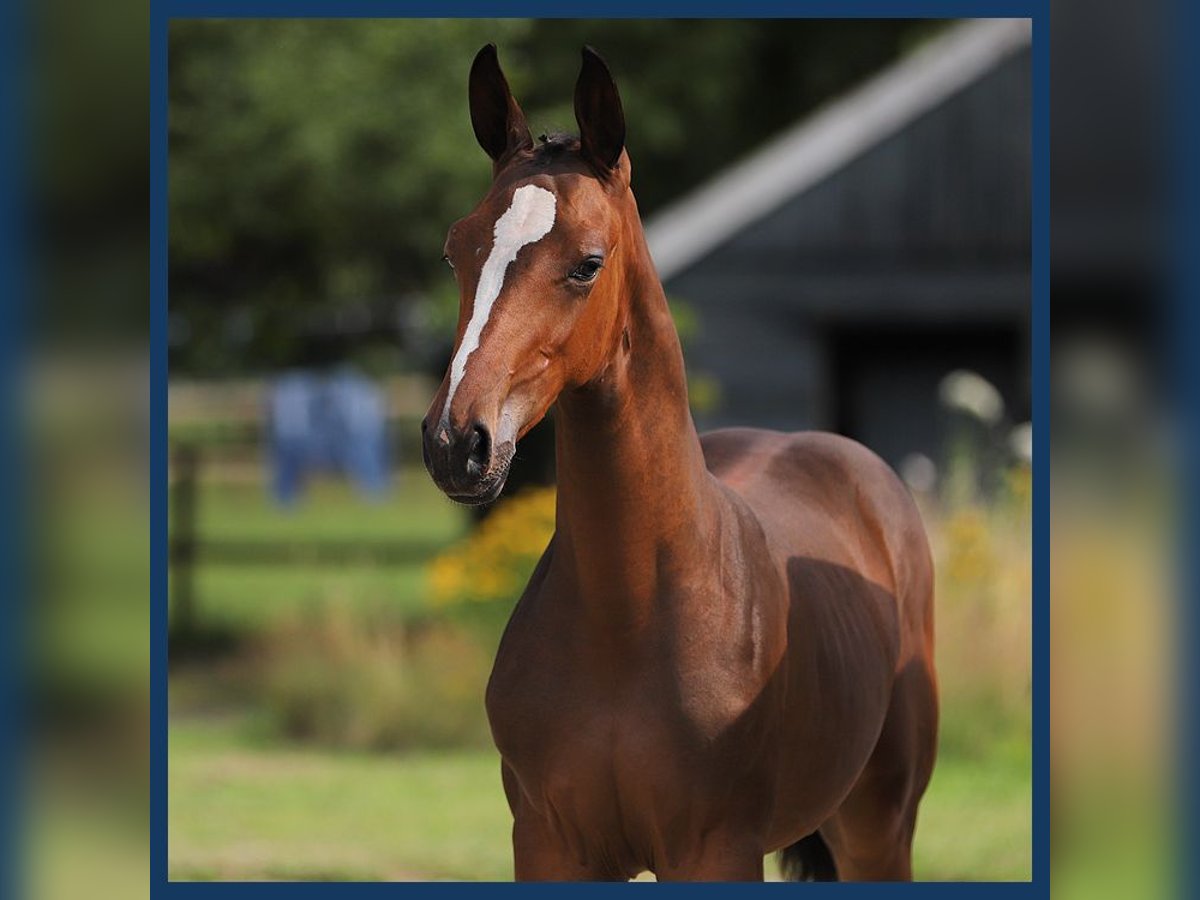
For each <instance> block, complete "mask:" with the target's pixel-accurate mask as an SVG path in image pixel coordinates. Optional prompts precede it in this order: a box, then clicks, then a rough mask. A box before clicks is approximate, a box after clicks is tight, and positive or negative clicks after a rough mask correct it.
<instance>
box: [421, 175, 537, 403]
mask: <svg viewBox="0 0 1200 900" xmlns="http://www.w3.org/2000/svg"><path fill="white" fill-rule="evenodd" d="M554 210H555V200H554V194H553V193H552V192H550V191H548V190H546V189H545V188H540V187H537V186H536V185H532V184H526V185H522V186H521V187H519V188H517V189H516V190H515V191H513V196H512V203H511V204H510V205H509V207H508V209H506V210H505V211H504V215H502V216H501V217H500V218H499V219H497V220H496V225H495V227H494V228H493V229H492V236H493V240H492V252H491V253H489V254H488V258H487V261H486V262H484V264H483V269H482V270H481V271H480V273H479V284H478V285H477V286H476V288H475V304H474V306H473V307H472V309H471V321H469V322H468V323H467V329H466V331H464V332H463V337H462V343H461V344H459V345H458V352H457V353H455V354H454V360H453V361H452V362H451V363H450V389H449V390H448V391H447V392H446V406H445V407H444V408H443V410H442V421H443V422H445V421H447V420H448V419H449V417H450V404H451V402H452V401H453V400H454V392H455V391H456V390H458V385H459V382H461V381H462V378H463V375H464V374H465V373H466V371H467V359H468V358H469V357H470V355H471V354H472V353H474V352H475V351H476V350H477V349H479V338H480V336H481V335H482V334H483V328H484V326H485V325H487V321H488V317H489V316H490V315H491V314H492V306H493V305H494V304H495V302H496V298H497V297H499V296H500V291H501V289H502V288H503V287H504V274H505V272H507V271H508V264H509V263H511V262H512V261H513V260H515V259H516V258H517V254H518V253H519V252H520V250H521V248H522V247H524V246H526V245H527V244H532V243H534V242H535V241H540V240H541V239H542V238H544V237H545V236H546V235H548V234H549V233H550V229H551V228H553V227H554Z"/></svg>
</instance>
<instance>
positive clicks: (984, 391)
mask: <svg viewBox="0 0 1200 900" xmlns="http://www.w3.org/2000/svg"><path fill="white" fill-rule="evenodd" d="M938 399H939V400H941V402H942V405H943V406H945V407H946V408H948V409H954V410H958V411H959V412H964V413H967V414H968V415H971V416H974V417H975V418H976V419H978V420H979V421H981V422H983V423H985V424H987V425H995V424H997V423H998V422H999V421H1000V420H1001V419H1002V418H1004V400H1003V399H1002V398H1001V396H1000V392H999V391H998V390H996V388H995V387H994V386H993V385H992V383H991V382H990V381H988V380H987V379H986V378H984V377H983V376H982V375H979V374H977V373H975V372H971V371H968V370H967V369H956V370H954V371H953V372H951V373H950V374H949V375H947V376H946V377H945V378H943V379H942V381H941V384H939V385H938Z"/></svg>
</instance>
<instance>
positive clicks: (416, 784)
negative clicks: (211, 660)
mask: <svg viewBox="0 0 1200 900" xmlns="http://www.w3.org/2000/svg"><path fill="white" fill-rule="evenodd" d="M1029 772H1030V769H1029V759H1028V753H1025V754H1022V753H1020V752H1017V751H1015V750H1014V749H1013V748H1012V747H1009V748H1008V749H1006V750H1004V751H1003V752H997V754H995V755H994V756H989V757H987V758H978V759H968V758H962V757H948V758H943V759H941V760H940V761H939V763H938V767H937V769H936V771H935V775H934V779H933V783H932V784H931V786H930V789H929V792H928V793H927V795H926V798H925V801H924V803H923V805H922V810H921V818H920V822H919V824H918V827H917V846H916V851H915V856H916V861H915V869H916V873H917V876H918V877H919V878H921V879H923V880H1023V879H1027V878H1028V877H1029V871H1030V862H1029V853H1030V812H1029V802H1030V801H1029V798H1030V775H1029ZM169 797H170V801H169V803H170V811H169V829H170V836H169V845H170V846H169V858H170V867H169V868H170V877H171V878H173V879H178V880H220V879H227V880H438V879H451V880H470V881H474V880H488V881H496V880H500V881H503V880H508V879H510V878H511V871H512V870H511V858H510V848H509V827H510V819H509V813H508V808H507V806H506V804H505V802H504V796H503V793H502V791H501V788H500V775H499V763H498V761H497V758H496V756H495V754H494V753H492V752H489V751H461V752H448V753H436V754H434V753H418V754H412V755H405V756H377V755H365V754H335V753H329V752H325V751H319V750H312V749H305V748H294V747H293V748H281V747H279V746H278V745H270V744H264V743H261V742H260V741H258V740H257V739H256V737H255V730H254V728H253V727H252V725H248V724H247V722H246V721H245V720H244V719H226V720H204V719H191V720H178V721H175V722H173V723H172V727H171V745H170V791H169Z"/></svg>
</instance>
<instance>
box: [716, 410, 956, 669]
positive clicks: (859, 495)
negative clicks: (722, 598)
mask: <svg viewBox="0 0 1200 900" xmlns="http://www.w3.org/2000/svg"><path fill="white" fill-rule="evenodd" d="M701 444H702V446H703V448H704V454H705V460H706V462H707V464H708V468H709V470H710V471H711V472H712V473H713V475H714V476H715V477H716V478H717V479H718V480H719V481H720V482H721V483H723V484H724V485H725V486H726V487H728V488H729V489H731V490H732V491H733V492H735V493H736V494H738V495H739V496H740V497H742V498H743V499H744V500H745V501H746V503H747V504H748V505H749V506H750V508H751V509H752V510H753V511H754V513H755V515H756V517H757V518H758V520H759V522H760V523H761V524H762V526H763V529H764V531H765V532H766V533H767V535H768V539H769V540H770V541H771V542H772V543H773V544H774V545H775V546H776V547H777V548H778V549H779V551H780V552H781V553H784V554H786V555H787V557H788V558H789V559H790V560H792V561H793V567H794V568H795V567H796V566H800V563H801V561H805V560H811V561H812V564H813V567H819V566H821V565H832V566H837V567H842V568H844V569H846V570H849V571H851V572H854V573H857V574H858V575H860V576H862V578H864V579H865V580H866V581H868V582H870V583H871V584H873V585H877V586H878V587H881V588H883V589H884V590H885V591H886V592H887V593H888V594H890V595H891V596H892V597H893V598H894V601H895V603H896V606H897V617H898V621H897V625H898V626H899V630H900V632H901V640H900V643H901V656H910V655H911V654H912V653H913V652H914V651H915V652H920V651H921V650H925V651H926V652H928V650H929V646H928V645H930V644H931V643H932V609H931V605H932V590H933V583H932V582H933V566H932V562H931V559H930V554H929V545H928V541H927V539H926V536H925V530H924V526H923V524H922V522H921V516H920V512H919V511H918V509H917V506H916V503H915V502H914V501H913V498H912V496H911V494H910V493H909V491H908V489H907V488H906V487H905V486H904V484H903V483H902V482H901V481H900V479H899V477H898V476H897V475H896V473H895V472H894V471H892V469H891V467H889V466H888V465H887V463H885V462H884V461H883V460H882V459H880V458H879V457H878V456H877V455H876V454H875V453H873V452H872V451H870V450H869V449H867V448H866V447H864V446H863V445H862V444H859V443H858V442H857V441H853V440H851V439H849V438H846V437H842V436H840V435H836V434H830V433H827V432H819V431H805V432H793V433H785V432H778V431H765V430H760V429H751V428H731V429H723V430H720V431H713V432H709V433H707V434H705V435H703V436H702V437H701ZM800 567H801V568H802V566H800ZM795 577H801V578H802V577H803V574H802V573H801V574H800V575H798V576H795V575H794V576H793V580H794V579H795Z"/></svg>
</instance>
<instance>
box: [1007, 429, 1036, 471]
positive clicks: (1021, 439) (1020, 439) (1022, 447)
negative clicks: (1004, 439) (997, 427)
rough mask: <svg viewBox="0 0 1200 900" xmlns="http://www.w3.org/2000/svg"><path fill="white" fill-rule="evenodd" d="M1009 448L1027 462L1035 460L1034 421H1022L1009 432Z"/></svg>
mask: <svg viewBox="0 0 1200 900" xmlns="http://www.w3.org/2000/svg"><path fill="white" fill-rule="evenodd" d="M1008 449H1009V450H1011V451H1012V452H1013V455H1014V456H1016V457H1017V458H1018V459H1021V460H1023V461H1025V462H1027V463H1032V462H1033V423H1032V422H1022V423H1021V424H1020V425H1018V426H1017V427H1016V428H1014V429H1013V430H1012V431H1010V432H1009V434H1008Z"/></svg>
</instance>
